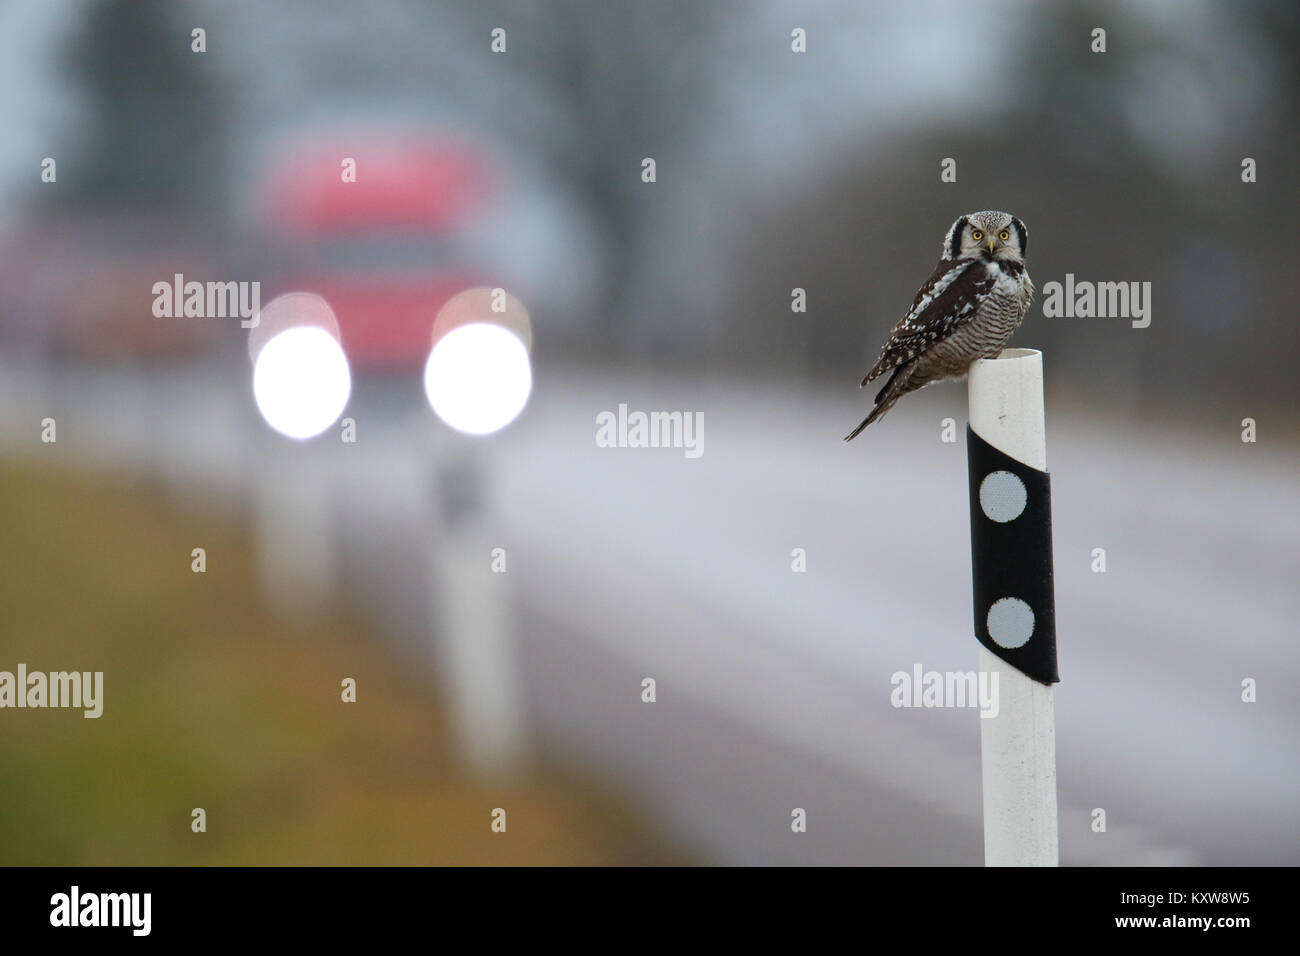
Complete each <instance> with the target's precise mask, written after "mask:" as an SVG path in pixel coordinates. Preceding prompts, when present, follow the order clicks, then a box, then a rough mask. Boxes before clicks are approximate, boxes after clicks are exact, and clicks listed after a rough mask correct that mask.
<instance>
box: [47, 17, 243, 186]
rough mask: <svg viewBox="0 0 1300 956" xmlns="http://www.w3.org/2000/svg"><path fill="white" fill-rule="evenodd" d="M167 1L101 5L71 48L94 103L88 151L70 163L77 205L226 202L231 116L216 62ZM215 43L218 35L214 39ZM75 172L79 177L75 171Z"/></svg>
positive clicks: (87, 98) (64, 172) (73, 67)
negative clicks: (194, 46) (214, 71)
mask: <svg viewBox="0 0 1300 956" xmlns="http://www.w3.org/2000/svg"><path fill="white" fill-rule="evenodd" d="M174 11H175V7H174V5H172V4H169V3H167V2H166V0H99V2H97V3H96V4H95V5H94V7H93V8H91V10H90V13H89V15H88V16H86V17H85V19H84V22H83V25H82V27H81V29H80V31H79V32H78V33H77V34H76V35H75V36H74V38H73V40H72V42H71V43H70V45H69V49H68V53H67V59H68V67H69V70H70V72H71V74H72V77H73V82H74V84H75V85H76V86H77V87H78V88H79V92H80V93H81V94H82V96H83V97H84V102H85V110H86V114H87V116H86V119H85V121H84V125H83V128H84V130H85V133H84V135H83V136H82V137H81V140H80V146H81V149H80V155H74V157H73V161H72V162H71V163H68V164H66V165H61V168H60V173H61V176H66V179H65V180H63V181H64V182H66V183H67V185H68V189H67V190H59V191H58V193H59V195H60V196H64V197H66V198H67V199H68V200H69V201H71V202H77V203H83V202H86V201H92V200H97V201H108V202H115V201H116V202H143V201H160V200H166V201H169V202H170V201H175V200H177V199H181V200H189V201H190V202H192V203H194V204H204V203H205V202H206V203H214V202H219V201H220V200H221V198H222V196H221V176H222V174H223V171H224V168H225V166H224V163H223V162H222V159H223V147H224V139H223V132H224V124H223V116H224V112H223V109H222V104H221V102H220V99H219V96H218V94H217V92H216V91H215V89H214V88H213V83H212V81H211V80H210V73H209V71H208V70H207V68H206V62H205V60H206V57H208V56H210V55H212V54H210V53H195V52H192V51H191V38H190V30H191V29H192V27H193V26H197V25H198V24H194V25H190V24H182V23H179V22H178V21H177V18H176V17H175V15H174ZM211 39H212V38H209V40H211ZM74 171H75V172H74Z"/></svg>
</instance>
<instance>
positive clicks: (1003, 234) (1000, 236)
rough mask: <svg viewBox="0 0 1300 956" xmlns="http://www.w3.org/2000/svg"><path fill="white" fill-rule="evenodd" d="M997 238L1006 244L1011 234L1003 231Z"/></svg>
mask: <svg viewBox="0 0 1300 956" xmlns="http://www.w3.org/2000/svg"><path fill="white" fill-rule="evenodd" d="M998 238H999V239H1001V240H1002V241H1003V242H1006V241H1007V240H1008V239H1010V238H1011V233H1009V232H1007V231H1006V230H1005V229H1003V230H1002V231H1001V232H999V233H998Z"/></svg>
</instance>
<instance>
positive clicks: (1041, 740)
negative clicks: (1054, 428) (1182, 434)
mask: <svg viewBox="0 0 1300 956" xmlns="http://www.w3.org/2000/svg"><path fill="white" fill-rule="evenodd" d="M970 427H971V430H972V431H973V432H974V433H975V435H977V436H978V437H979V438H982V439H983V440H984V441H985V442H987V443H988V444H989V445H992V446H993V447H994V448H995V449H996V450H997V451H999V452H1002V453H1003V454H1005V455H1007V456H1010V457H1011V458H1013V459H1016V461H1017V462H1020V463H1022V464H1023V465H1027V466H1029V468H1031V469H1035V470H1037V471H1039V472H1046V470H1047V447H1046V440H1045V435H1044V417H1043V354H1042V353H1041V352H1039V351H1037V350H1035V349H1005V350H1004V351H1003V352H1002V353H1001V354H1000V355H999V356H998V357H997V358H995V359H981V360H979V361H976V362H975V363H974V364H973V365H972V366H971V370H970ZM971 467H972V475H971V488H972V502H971V512H972V519H971V520H972V538H973V540H972V552H973V554H974V555H975V557H974V561H975V563H976V566H975V567H974V576H975V580H976V585H975V595H976V601H975V605H976V606H975V618H976V632H977V634H978V633H979V631H980V626H981V623H984V624H985V626H986V628H987V630H986V635H987V636H988V637H989V638H990V639H991V641H992V642H993V643H995V644H998V645H1001V646H1002V647H1004V648H1008V649H1010V653H1011V654H1013V655H1014V653H1016V652H1019V651H1021V650H1022V648H1023V649H1024V650H1028V643H1029V642H1030V641H1031V640H1032V639H1033V638H1034V637H1041V638H1043V639H1045V640H1050V642H1051V671H1052V677H1051V678H1050V679H1052V680H1054V679H1055V614H1054V610H1053V609H1052V608H1051V601H1052V598H1051V590H1052V585H1051V537H1050V527H1051V525H1050V520H1051V518H1050V501H1043V502H1042V503H1041V504H1042V506H1043V507H1045V509H1046V510H1045V511H1042V512H1036V511H1034V510H1033V509H1031V508H1030V507H1029V506H1028V505H1027V504H1026V497H1028V499H1029V502H1030V503H1033V499H1034V496H1035V494H1037V491H1036V490H1031V491H1028V492H1026V485H1028V487H1029V488H1031V489H1037V487H1038V486H1037V485H1035V484H1033V482H1032V480H1029V479H1032V477H1033V476H1032V475H1025V476H1024V477H1025V478H1026V479H1027V480H1026V481H1021V480H1020V479H1019V478H1017V477H1016V476H1015V475H1014V474H1011V473H1009V472H1008V471H1005V470H998V471H996V472H994V471H989V472H988V474H987V475H984V476H983V477H982V478H981V476H979V475H977V474H976V472H975V468H976V465H975V464H974V458H972V466H971ZM1008 467H1012V466H1008ZM1042 479H1043V485H1042V491H1043V494H1042V497H1043V498H1044V499H1046V498H1049V496H1048V495H1047V494H1046V476H1045V475H1044V476H1042ZM977 487H978V494H977V493H976V489H977ZM977 509H979V514H978V515H977ZM1040 518H1041V519H1042V522H1043V523H1044V525H1045V527H1044V528H1043V531H1045V533H1046V535H1047V543H1046V551H1047V555H1046V562H1047V563H1046V572H1045V582H1046V584H1045V587H1046V597H1042V596H1041V586H1042V583H1043V581H1044V575H1043V574H1042V573H1041V572H1030V573H1031V574H1033V573H1038V582H1039V585H1040V592H1038V593H1039V599H1040V600H1041V602H1042V603H1043V604H1046V605H1047V606H1046V607H1039V608H1037V609H1034V607H1033V601H1034V599H1031V598H1029V596H1028V595H1026V594H1021V595H1017V594H1007V595H1006V600H1002V599H995V598H997V595H998V594H999V593H1000V591H998V590H997V588H998V587H999V586H1000V585H993V586H992V587H993V588H994V590H991V591H990V590H988V588H985V592H986V593H985V594H984V595H983V597H981V586H980V581H981V575H982V573H983V572H984V570H985V569H982V568H981V567H980V566H979V564H980V556H979V554H980V549H979V548H977V547H975V541H974V538H975V535H976V522H977V520H978V521H981V522H982V521H988V523H989V527H990V528H994V529H995V533H996V534H1001V535H1004V538H1003V539H1000V540H1006V541H1012V540H1015V535H1017V534H1022V533H1023V532H1024V531H1025V530H1026V529H1025V528H1023V527H1021V528H1018V529H1016V530H1014V531H1005V532H1004V531H1001V530H996V529H1001V528H1006V529H1010V528H1012V526H1013V523H1014V522H1015V521H1017V520H1019V521H1020V522H1021V523H1022V525H1023V523H1024V522H1027V521H1037V520H1038V519H1040ZM1029 530H1032V528H1031V529H1029ZM990 557H991V556H990ZM1011 557H1012V560H1011V561H1010V562H1008V563H1009V564H1012V565H1014V564H1015V563H1016V562H1015V557H1017V556H1011ZM1026 560H1027V561H1030V562H1032V561H1034V560H1037V557H1035V558H1028V557H1027V558H1026ZM987 570H989V571H993V569H987ZM993 573H994V574H995V575H996V574H998V573H999V572H996V571H993ZM1013 573H1015V572H1013ZM985 580H987V578H986V579H985ZM1022 597H1024V598H1026V600H1021V598H1022ZM1026 601H1028V603H1026ZM983 603H988V604H989V607H987V608H986V607H983ZM994 605H998V608H997V609H995V608H994ZM1008 609H1010V610H1008ZM1036 614H1037V615H1038V618H1036ZM985 615H986V616H985ZM1046 615H1050V617H1046ZM1043 620H1046V621H1047V622H1048V624H1049V625H1050V626H1043V627H1040V631H1043V632H1047V631H1050V634H1047V633H1042V634H1035V633H1034V631H1035V624H1036V623H1039V624H1042V622H1043ZM1008 635H1010V638H1009V639H1008ZM1017 642H1019V643H1017ZM979 656H980V670H981V671H986V672H988V673H989V674H990V675H992V674H997V681H998V682H997V688H998V695H999V709H998V714H997V716H996V717H992V718H987V719H981V720H980V751H981V755H982V762H983V781H984V787H983V790H984V863H985V865H986V866H1056V865H1058V862H1059V850H1058V841H1057V810H1056V726H1055V717H1054V711H1053V705H1052V685H1051V683H1043V682H1042V680H1041V679H1037V680H1036V679H1034V678H1032V677H1030V676H1029V675H1028V674H1026V673H1025V672H1024V671H1023V670H1021V669H1020V668H1018V667H1016V666H1013V665H1012V664H1010V663H1008V662H1007V661H1005V660H1003V659H1002V658H1001V657H1000V656H999V655H998V654H995V653H994V652H993V651H991V650H990V649H989V647H988V646H986V645H985V644H984V642H983V641H981V646H980V651H979ZM990 680H991V678H990Z"/></svg>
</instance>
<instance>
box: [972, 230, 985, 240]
mask: <svg viewBox="0 0 1300 956" xmlns="http://www.w3.org/2000/svg"><path fill="white" fill-rule="evenodd" d="M970 237H971V238H972V239H974V240H975V241H976V242H979V241H980V240H981V239H983V238H984V233H982V232H980V231H979V230H978V229H976V230H975V231H974V232H972V233H971V234H970Z"/></svg>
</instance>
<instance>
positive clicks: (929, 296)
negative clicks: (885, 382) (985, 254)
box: [862, 259, 997, 385]
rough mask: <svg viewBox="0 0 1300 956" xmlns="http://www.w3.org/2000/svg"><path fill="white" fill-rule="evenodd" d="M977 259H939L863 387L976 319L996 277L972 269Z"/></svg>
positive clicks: (977, 261) (881, 352)
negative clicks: (976, 314)
mask: <svg viewBox="0 0 1300 956" xmlns="http://www.w3.org/2000/svg"><path fill="white" fill-rule="evenodd" d="M980 261H981V260H978V259H941V260H940V261H939V265H938V266H937V267H936V268H935V270H934V274H933V275H931V276H930V278H929V279H927V280H926V281H925V284H924V285H923V286H921V288H920V289H919V290H917V293H916V298H915V299H914V300H913V301H912V309H911V311H910V312H908V313H907V315H906V316H905V317H904V318H903V319H902V320H901V321H900V322H899V323H898V324H897V325H895V326H894V328H893V329H892V330H891V331H890V333H889V339H888V341H886V342H885V344H884V347H883V348H881V350H880V358H878V359H876V364H875V365H873V366H872V367H871V371H870V372H868V373H867V376H866V378H864V379H863V380H862V384H863V385H866V384H867V383H869V382H871V381H872V380H873V379H875V378H879V377H880V376H881V375H883V374H884V373H886V372H888V371H890V370H891V369H894V368H897V367H898V366H900V365H902V364H903V363H905V362H910V361H911V360H912V359H914V358H916V357H917V356H918V355H920V354H921V353H922V352H924V351H925V350H926V349H927V348H929V347H930V346H931V345H932V344H934V343H935V342H936V341H938V340H939V339H941V338H946V337H947V336H949V335H951V334H952V332H953V331H955V330H956V329H958V328H960V327H961V326H963V325H965V324H966V323H967V322H969V321H970V320H971V319H972V318H974V317H975V313H976V312H977V311H978V310H979V306H980V303H981V302H982V301H983V300H984V298H985V297H986V296H987V295H988V294H989V293H990V292H991V291H992V290H993V285H994V283H995V282H996V281H997V280H996V277H994V276H990V275H987V274H986V270H984V269H976V268H972V266H975V265H976V264H977V263H979V262H980Z"/></svg>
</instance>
